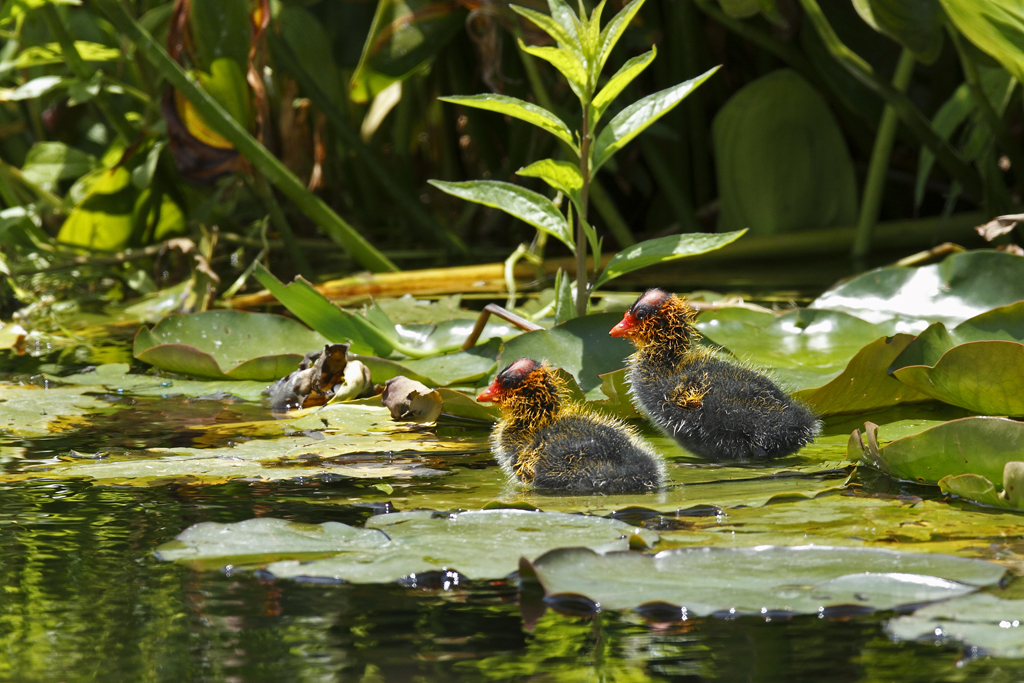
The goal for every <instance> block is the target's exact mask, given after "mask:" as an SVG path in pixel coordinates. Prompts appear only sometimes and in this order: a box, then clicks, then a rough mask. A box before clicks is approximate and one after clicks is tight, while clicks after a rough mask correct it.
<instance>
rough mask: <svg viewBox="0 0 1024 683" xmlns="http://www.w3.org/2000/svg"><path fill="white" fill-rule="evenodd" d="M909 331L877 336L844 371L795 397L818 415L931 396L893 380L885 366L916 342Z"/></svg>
mask: <svg viewBox="0 0 1024 683" xmlns="http://www.w3.org/2000/svg"><path fill="white" fill-rule="evenodd" d="M913 339H914V337H913V336H911V335H909V334H897V335H894V336H892V337H885V338H882V339H877V340H875V341H873V342H871V343H870V344H868V345H867V346H865V347H864V348H863V349H861V350H860V351H859V352H857V355H855V356H854V357H853V358H852V359H851V360H850V362H849V364H848V365H847V366H846V369H845V370H843V372H842V373H841V374H840V375H839V376H838V377H836V378H835V379H833V380H832V381H831V382H829V383H828V384H826V385H824V386H822V387H818V388H817V389H804V390H802V391H798V392H796V393H794V394H793V397H794V398H796V399H798V400H800V401H803V402H804V403H806V404H807V405H808V406H809V407H810V408H811V410H812V411H814V412H815V413H816V414H818V415H839V414H844V413H862V412H866V411H869V410H879V409H881V408H886V407H888V406H894V405H898V404H901V403H909V402H913V401H927V400H928V399H929V396H927V395H926V394H923V393H921V392H920V391H918V390H917V389H914V388H913V387H910V386H907V385H906V384H904V383H902V382H900V381H898V380H896V379H893V378H892V377H890V376H889V375H888V373H887V372H886V369H887V368H888V367H889V366H890V365H891V364H892V362H893V361H894V360H895V359H896V357H897V356H899V354H900V353H902V351H903V349H905V348H907V345H908V344H910V342H911V341H913Z"/></svg>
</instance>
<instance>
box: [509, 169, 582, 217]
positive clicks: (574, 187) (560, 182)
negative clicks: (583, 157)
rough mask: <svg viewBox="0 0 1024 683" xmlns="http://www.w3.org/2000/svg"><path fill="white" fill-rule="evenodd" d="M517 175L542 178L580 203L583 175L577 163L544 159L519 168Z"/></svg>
mask: <svg viewBox="0 0 1024 683" xmlns="http://www.w3.org/2000/svg"><path fill="white" fill-rule="evenodd" d="M516 175H521V176H526V177H528V178H540V179H541V180H543V181H544V182H546V183H547V184H548V185H550V186H551V187H553V188H555V189H556V190H558V191H559V192H561V193H562V194H564V195H566V196H567V197H570V198H572V200H573V201H574V202H576V205H577V206H579V204H580V188H581V187H583V176H581V175H580V168H579V166H577V165H576V164H572V163H569V162H568V161H556V160H555V159H542V160H541V161H535V162H533V163H532V164H530V165H529V166H525V167H523V168H521V169H519V170H518V171H516Z"/></svg>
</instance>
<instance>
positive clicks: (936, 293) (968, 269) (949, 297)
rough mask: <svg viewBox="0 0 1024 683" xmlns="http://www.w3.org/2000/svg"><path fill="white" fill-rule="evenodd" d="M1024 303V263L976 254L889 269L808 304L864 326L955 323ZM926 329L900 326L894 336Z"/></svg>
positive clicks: (1002, 255) (1003, 255)
mask: <svg viewBox="0 0 1024 683" xmlns="http://www.w3.org/2000/svg"><path fill="white" fill-rule="evenodd" d="M1021 300H1024V258H1021V257H1020V256H1014V255H1013V254H1009V253H1006V252H1002V251H997V250H995V249H992V250H988V249H985V250H977V251H967V252H962V253H959V254H953V255H952V256H948V257H946V258H945V259H943V261H942V262H941V263H938V264H935V265H929V266H920V267H906V266H887V267H885V268H878V269H876V270H872V271H870V272H867V273H864V274H863V275H859V276H857V277H855V278H853V279H852V280H849V281H847V282H844V283H843V284H841V285H839V286H838V287H835V288H833V289H830V290H829V291H827V292H825V293H824V294H822V295H821V296H820V297H818V298H817V299H815V301H814V302H813V303H812V304H811V305H810V308H825V309H832V310H837V311H845V312H847V313H850V314H851V315H855V316H857V317H858V318H862V319H864V320H867V321H868V322H873V323H878V322H882V321H885V320H890V319H894V318H896V319H898V318H901V317H903V318H905V319H909V320H911V321H912V320H918V321H926V322H943V323H946V324H954V325H955V324H957V323H959V322H962V321H964V320H967V319H969V318H973V317H974V316H976V315H978V314H980V313H984V312H985V311H988V310H991V309H993V308H996V307H998V306H1005V305H1007V304H1011V303H1014V302H1016V301H1021ZM924 328H925V324H923V323H917V324H914V323H913V322H904V326H903V328H902V329H898V330H897V331H898V332H919V331H921V330H923V329H924Z"/></svg>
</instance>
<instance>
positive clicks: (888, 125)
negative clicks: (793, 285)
mask: <svg viewBox="0 0 1024 683" xmlns="http://www.w3.org/2000/svg"><path fill="white" fill-rule="evenodd" d="M915 61H916V60H915V58H914V53H913V52H911V51H910V50H909V49H908V48H903V52H902V53H900V60H899V62H898V63H897V64H896V73H895V74H894V75H893V78H892V87H893V88H895V89H896V90H898V91H899V92H901V93H902V92H906V90H907V86H908V85H910V77H911V76H912V75H913V73H914V63H915ZM898 127H899V118H898V115H897V114H896V109H895V108H894V107H893V106H892V105H889V104H887V105H885V110H884V111H883V112H882V121H881V123H879V124H878V134H877V135H876V136H875V148H874V150H872V152H871V163H870V165H869V166H868V175H867V178H866V179H865V181H864V196H863V198H862V199H861V202H860V216H859V217H858V218H857V238H856V239H855V240H854V242H853V259H854V261H856V262H858V263H860V262H863V260H864V258H865V257H867V255H868V252H869V251H871V231H872V230H874V228H875V223H876V222H877V221H878V210H879V208H880V207H881V205H882V195H883V194H884V193H885V175H886V172H887V171H888V170H889V157H890V156H891V155H892V144H893V141H894V140H895V139H896V129H897V128H898Z"/></svg>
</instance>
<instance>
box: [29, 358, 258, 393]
mask: <svg viewBox="0 0 1024 683" xmlns="http://www.w3.org/2000/svg"><path fill="white" fill-rule="evenodd" d="M130 370H131V366H130V365H128V363H104V364H103V365H99V366H97V367H95V368H94V369H92V370H89V371H88V372H80V373H77V374H74V375H65V376H63V377H52V376H49V375H47V379H50V380H52V381H54V382H59V383H61V384H72V385H82V386H87V387H88V386H90V385H92V386H93V387H97V388H98V387H103V388H104V389H107V390H109V391H113V392H115V393H118V394H131V395H133V396H161V397H164V398H168V397H170V396H188V397H193V398H194V397H197V396H210V395H212V394H230V395H232V396H237V397H238V398H241V399H245V400H246V401H259V400H261V399H262V398H263V391H264V389H266V388H267V383H266V382H250V381H232V380H222V381H214V382H209V381H207V382H203V381H197V380H190V379H181V378H179V377H161V376H159V375H136V374H132V373H131V372H130ZM88 390H89V389H84V391H88Z"/></svg>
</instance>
